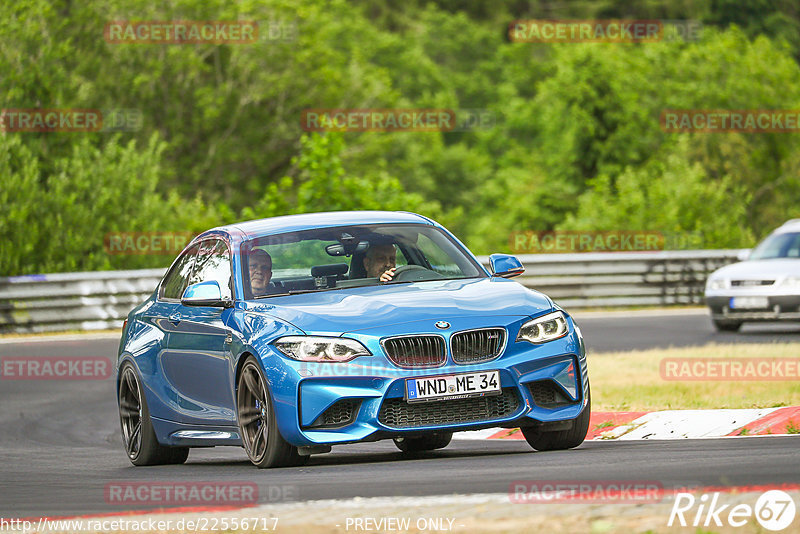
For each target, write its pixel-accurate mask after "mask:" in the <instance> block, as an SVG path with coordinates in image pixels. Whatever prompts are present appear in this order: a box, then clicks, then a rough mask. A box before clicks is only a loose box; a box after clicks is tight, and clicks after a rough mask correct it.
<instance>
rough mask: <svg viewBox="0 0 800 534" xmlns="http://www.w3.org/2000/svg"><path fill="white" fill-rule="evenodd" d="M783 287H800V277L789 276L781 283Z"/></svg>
mask: <svg viewBox="0 0 800 534" xmlns="http://www.w3.org/2000/svg"><path fill="white" fill-rule="evenodd" d="M781 285H782V286H789V287H800V276H787V277H786V278H784V279H783V282H781Z"/></svg>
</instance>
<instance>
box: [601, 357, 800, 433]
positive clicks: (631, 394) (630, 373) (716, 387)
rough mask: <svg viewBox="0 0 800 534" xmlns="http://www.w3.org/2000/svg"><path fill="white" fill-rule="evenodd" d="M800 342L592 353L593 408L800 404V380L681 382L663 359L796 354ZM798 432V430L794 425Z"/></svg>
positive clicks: (766, 406) (776, 405)
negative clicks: (666, 370)
mask: <svg viewBox="0 0 800 534" xmlns="http://www.w3.org/2000/svg"><path fill="white" fill-rule="evenodd" d="M798 354H800V343H771V344H770V343H762V344H729V345H716V344H710V345H705V346H703V347H690V348H680V349H653V350H645V351H633V352H615V353H610V352H609V353H599V354H591V353H590V354H589V355H588V362H589V378H590V380H591V383H592V410H594V411H639V410H641V411H644V410H648V411H649V410H680V409H716V408H774V407H780V406H800V381H798V380H796V379H795V380H791V379H787V380H781V381H754V380H745V381H741V380H739V381H734V380H724V381H723V380H706V381H677V380H665V379H663V378H662V377H661V374H660V362H661V360H662V359H664V358H792V359H797V358H798ZM792 428H794V429H795V432H797V433H800V428H798V427H797V426H793V427H792Z"/></svg>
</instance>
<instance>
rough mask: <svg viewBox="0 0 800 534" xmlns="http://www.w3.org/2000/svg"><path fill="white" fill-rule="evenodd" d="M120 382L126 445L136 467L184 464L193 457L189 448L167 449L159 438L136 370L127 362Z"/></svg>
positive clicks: (120, 404) (120, 415) (123, 433)
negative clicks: (190, 456)
mask: <svg viewBox="0 0 800 534" xmlns="http://www.w3.org/2000/svg"><path fill="white" fill-rule="evenodd" d="M119 376H120V380H119V397H118V404H119V419H120V425H121V427H122V443H123V445H124V446H125V452H126V453H127V454H128V459H129V460H130V461H131V463H132V464H133V465H159V464H182V463H183V462H185V461H186V458H188V457H189V449H188V447H165V446H163V445H161V444H160V443H159V442H158V439H156V433H155V430H153V423H152V422H151V421H150V411H149V410H148V409H147V401H146V400H145V397H144V393H143V391H142V388H141V386H140V384H139V378H138V377H137V376H136V370H135V369H134V367H133V365H131V364H130V363H125V364H124V365H123V366H122V370H121V371H120V375H119Z"/></svg>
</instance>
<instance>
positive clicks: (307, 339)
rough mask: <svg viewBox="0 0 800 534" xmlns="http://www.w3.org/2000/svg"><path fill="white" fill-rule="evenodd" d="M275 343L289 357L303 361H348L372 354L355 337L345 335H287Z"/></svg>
mask: <svg viewBox="0 0 800 534" xmlns="http://www.w3.org/2000/svg"><path fill="white" fill-rule="evenodd" d="M273 345H274V346H275V348H277V349H278V350H279V351H281V352H282V353H284V354H285V355H286V356H288V357H289V358H292V359H293V360H299V361H301V362H347V361H350V360H352V359H353V358H357V357H359V356H369V355H371V354H372V353H371V352H370V351H368V350H367V348H366V347H365V346H364V345H362V344H361V343H359V342H358V341H356V340H355V339H347V338H343V337H314V336H287V337H282V338H280V339H278V340H277V341H275V342H274V343H273Z"/></svg>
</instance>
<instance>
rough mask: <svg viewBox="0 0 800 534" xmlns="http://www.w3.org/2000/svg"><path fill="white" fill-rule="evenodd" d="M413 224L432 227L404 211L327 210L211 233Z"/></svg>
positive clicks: (248, 233)
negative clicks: (355, 225)
mask: <svg viewBox="0 0 800 534" xmlns="http://www.w3.org/2000/svg"><path fill="white" fill-rule="evenodd" d="M392 223H416V224H430V225H436V223H434V222H433V221H432V220H431V219H428V218H427V217H423V216H422V215H417V214H416V213H411V212H406V211H328V212H320V213H302V214H299V215H283V216H280V217H270V218H269V219H257V220H253V221H245V222H239V223H235V224H231V225H228V226H221V227H218V228H214V231H223V232H228V233H238V234H243V237H244V238H245V239H251V238H253V237H259V236H263V235H270V234H275V233H284V232H299V231H302V230H310V229H313V228H326V227H332V226H347V225H354V224H392Z"/></svg>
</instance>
